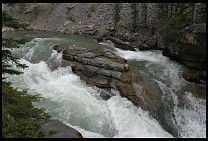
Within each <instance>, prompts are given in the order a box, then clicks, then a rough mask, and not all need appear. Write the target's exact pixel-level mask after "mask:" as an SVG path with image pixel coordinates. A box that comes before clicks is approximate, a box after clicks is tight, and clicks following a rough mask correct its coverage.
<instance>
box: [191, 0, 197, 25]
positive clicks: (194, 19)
mask: <svg viewBox="0 0 208 141" xmlns="http://www.w3.org/2000/svg"><path fill="white" fill-rule="evenodd" d="M196 8H197V3H194V7H193V15H192V23H195V22H196Z"/></svg>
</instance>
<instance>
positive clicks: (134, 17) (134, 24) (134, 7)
mask: <svg viewBox="0 0 208 141" xmlns="http://www.w3.org/2000/svg"><path fill="white" fill-rule="evenodd" d="M130 7H131V21H132V27H133V28H136V27H137V15H138V9H137V5H136V3H131V4H130Z"/></svg>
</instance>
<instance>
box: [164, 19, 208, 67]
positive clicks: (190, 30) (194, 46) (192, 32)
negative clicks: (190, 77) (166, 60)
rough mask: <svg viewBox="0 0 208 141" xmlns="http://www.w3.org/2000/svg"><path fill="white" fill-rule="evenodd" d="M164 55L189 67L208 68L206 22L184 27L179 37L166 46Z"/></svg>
mask: <svg viewBox="0 0 208 141" xmlns="http://www.w3.org/2000/svg"><path fill="white" fill-rule="evenodd" d="M163 55H165V56H168V57H170V58H171V59H175V60H178V61H179V62H181V63H182V64H184V65H185V66H187V67H188V68H191V69H198V70H206V23H203V24H193V25H191V26H188V27H186V28H184V29H182V30H181V31H180V37H179V39H178V40H177V41H175V42H173V43H170V44H169V45H168V46H166V47H165V48H164V50H163Z"/></svg>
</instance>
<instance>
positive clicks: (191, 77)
mask: <svg viewBox="0 0 208 141" xmlns="http://www.w3.org/2000/svg"><path fill="white" fill-rule="evenodd" d="M182 76H183V78H184V79H185V80H187V81H189V82H195V83H199V82H200V77H199V73H198V72H196V71H190V70H188V71H184V72H183V73H182Z"/></svg>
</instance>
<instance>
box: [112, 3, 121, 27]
mask: <svg viewBox="0 0 208 141" xmlns="http://www.w3.org/2000/svg"><path fill="white" fill-rule="evenodd" d="M113 10H114V15H113V21H114V29H116V27H117V24H118V22H119V21H120V11H121V3H115V4H114V8H113Z"/></svg>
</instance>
